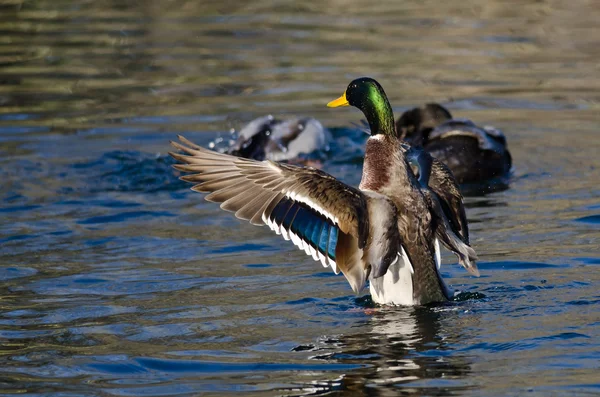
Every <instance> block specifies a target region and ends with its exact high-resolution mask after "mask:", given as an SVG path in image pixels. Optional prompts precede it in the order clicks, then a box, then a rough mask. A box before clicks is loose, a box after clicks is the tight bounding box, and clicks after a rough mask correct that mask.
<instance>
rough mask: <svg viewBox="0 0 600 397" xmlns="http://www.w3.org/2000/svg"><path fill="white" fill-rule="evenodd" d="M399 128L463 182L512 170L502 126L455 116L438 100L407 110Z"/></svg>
mask: <svg viewBox="0 0 600 397" xmlns="http://www.w3.org/2000/svg"><path fill="white" fill-rule="evenodd" d="M396 130H397V132H398V135H399V137H400V139H402V140H404V141H405V142H407V143H408V144H409V145H411V146H415V147H422V148H423V149H425V150H426V151H427V152H429V153H430V154H431V155H432V156H433V157H435V158H436V159H438V160H440V161H441V162H442V163H444V164H446V165H447V166H448V168H450V170H451V171H452V173H453V174H454V177H455V178H456V180H457V181H458V183H460V184H477V183H482V182H486V181H490V180H492V179H494V178H502V177H506V176H508V174H509V173H510V170H511V167H512V158H511V156H510V153H509V151H508V148H507V147H506V137H505V136H504V134H503V133H502V132H501V131H500V130H497V129H495V128H493V127H489V126H484V127H479V126H477V125H475V124H474V123H473V122H472V121H471V120H466V119H453V118H452V115H451V114H450V112H449V111H448V110H447V109H446V108H444V107H443V106H441V105H439V104H437V103H429V104H426V105H425V106H422V107H420V108H414V109H411V110H408V111H406V112H404V113H403V114H402V115H401V116H400V118H399V119H398V121H397V122H396Z"/></svg>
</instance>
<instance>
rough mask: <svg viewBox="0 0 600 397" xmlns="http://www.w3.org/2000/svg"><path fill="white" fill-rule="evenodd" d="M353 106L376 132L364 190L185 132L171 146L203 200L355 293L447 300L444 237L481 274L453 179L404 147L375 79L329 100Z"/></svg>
mask: <svg viewBox="0 0 600 397" xmlns="http://www.w3.org/2000/svg"><path fill="white" fill-rule="evenodd" d="M347 105H352V106H355V107H357V108H358V109H360V110H362V112H363V113H364V114H365V116H366V118H367V121H368V122H369V126H370V130H371V137H370V138H369V139H368V141H367V145H366V151H365V161H364V166H363V176H362V181H361V183H360V186H359V188H358V189H356V188H354V187H351V186H348V185H346V184H344V183H342V182H341V181H339V180H337V179H335V178H334V177H333V176H331V175H329V174H327V173H325V172H323V171H320V170H317V169H314V168H310V167H300V166H294V165H290V164H283V163H277V162H274V161H270V160H267V161H260V162H259V161H255V160H250V159H243V158H239V157H236V156H231V155H227V154H220V153H216V152H213V151H210V150H207V149H204V148H202V147H200V146H197V145H195V144H194V143H192V142H190V141H188V140H186V139H185V138H183V137H180V140H181V142H182V144H179V143H175V142H172V144H173V146H174V147H176V148H178V149H180V150H181V151H183V152H184V153H185V155H182V154H178V153H171V155H172V156H173V157H174V158H175V159H177V160H179V161H180V162H182V163H183V164H177V165H175V167H176V168H177V169H179V170H181V171H184V172H190V173H192V174H190V175H186V176H183V177H182V179H183V180H185V181H189V182H192V183H195V184H196V185H195V186H194V187H192V190H195V191H198V192H202V193H210V194H208V195H207V196H206V197H205V198H206V200H208V201H213V202H217V203H221V208H222V209H224V210H226V211H231V212H234V213H235V216H236V217H238V218H240V219H244V220H248V221H250V223H252V224H254V225H267V226H269V228H270V229H272V230H273V231H275V232H276V233H277V234H281V235H282V236H283V237H284V239H286V240H292V242H293V243H294V244H295V245H296V246H297V247H298V248H300V249H302V250H304V251H305V252H306V253H307V254H308V255H310V256H312V257H313V259H314V260H318V261H320V262H321V263H322V264H323V266H326V267H327V266H330V267H331V268H332V269H333V271H334V272H336V273H338V272H339V271H341V272H342V273H343V274H344V276H346V279H347V280H348V282H349V283H350V285H351V287H352V289H353V290H354V291H355V292H356V293H358V292H360V291H361V290H362V289H363V288H364V287H365V285H366V283H367V280H369V281H370V291H371V294H372V297H373V300H374V301H375V302H377V303H381V304H400V305H420V304H427V303H431V302H440V301H445V300H448V299H450V298H451V297H452V292H451V291H450V290H449V288H447V286H446V285H445V283H444V281H443V280H442V278H441V276H440V273H439V270H438V265H437V263H438V262H439V261H437V260H436V256H437V255H436V245H437V243H436V242H437V241H438V240H439V241H441V242H442V243H443V244H444V245H446V246H447V248H449V249H450V250H452V251H453V252H455V253H456V254H457V255H458V256H459V260H460V263H461V264H462V265H463V266H465V267H466V268H467V270H469V271H470V272H472V273H474V274H477V266H476V264H475V262H474V260H475V259H476V255H475V252H474V251H473V249H472V248H471V247H470V246H469V245H468V231H467V224H466V220H465V218H464V209H463V208H462V199H461V198H460V193H458V188H457V187H456V182H455V181H454V180H453V179H452V178H450V179H448V180H443V179H440V178H439V177H437V176H436V178H437V179H432V178H431V176H432V175H437V174H435V173H432V172H431V169H433V168H436V167H440V165H439V164H438V163H436V161H434V160H433V159H431V157H430V156H429V157H428V155H427V154H426V153H423V152H422V151H418V150H414V149H411V148H410V147H408V146H406V145H404V144H403V143H401V141H400V140H399V139H398V137H397V135H396V132H395V126H394V117H393V113H392V109H391V107H390V104H389V102H388V100H387V97H386V95H385V92H384V91H383V88H382V87H381V86H380V85H379V83H377V82H376V81H375V80H373V79H370V78H360V79H356V80H354V81H352V82H351V83H350V85H349V86H348V88H347V90H346V92H345V93H344V94H343V95H342V96H341V97H340V98H338V99H336V100H335V101H332V102H330V103H329V104H328V106H330V107H337V106H347ZM413 150H414V151H413ZM413 168H414V169H415V171H413ZM436 169H437V168H436ZM445 171H447V170H445ZM415 172H416V173H417V174H418V177H417V176H415ZM449 175H450V176H451V174H449ZM448 186H450V187H451V188H452V189H454V190H452V191H449V190H448ZM456 200H458V201H456ZM461 214H462V215H461Z"/></svg>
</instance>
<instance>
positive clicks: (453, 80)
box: [0, 0, 600, 396]
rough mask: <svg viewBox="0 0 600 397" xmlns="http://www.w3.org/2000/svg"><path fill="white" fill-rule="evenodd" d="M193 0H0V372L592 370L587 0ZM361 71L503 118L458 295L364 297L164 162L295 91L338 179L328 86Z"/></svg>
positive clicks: (309, 390)
mask: <svg viewBox="0 0 600 397" xmlns="http://www.w3.org/2000/svg"><path fill="white" fill-rule="evenodd" d="M203 3H204V2H196V1H184V0H179V1H150V0H147V1H143V2H126V1H117V0H113V1H110V0H105V1H97V2H90V1H66V0H53V1H49V0H47V1H35V0H31V1H20V0H16V1H8V2H3V3H2V5H0V32H1V34H0V178H1V180H2V189H1V191H0V280H1V281H2V282H1V283H0V297H1V306H0V308H1V309H0V338H1V341H2V348H1V350H0V390H1V392H2V393H3V394H24V395H31V396H34V395H36V396H41V395H44V396H46V395H61V396H137V395H140V396H141V395H144V396H164V395H180V396H192V395H198V394H206V395H232V394H241V395H252V394H255V395H320V394H327V395H358V396H360V395H365V396H366V395H369V396H372V395H373V396H374V395H377V396H387V395H398V394H400V393H401V394H402V395H431V396H451V395H472V396H481V395H486V396H494V395H497V396H506V395H515V396H517V395H523V394H525V393H527V394H528V395H534V396H549V395H598V394H600V382H599V381H598V369H599V365H598V363H599V362H600V343H599V342H598V341H599V340H600V331H599V329H600V328H599V326H600V293H599V292H598V288H597V286H598V284H599V283H600V272H599V271H598V269H599V268H598V266H599V265H600V254H599V253H598V252H599V244H600V238H599V237H600V203H599V200H598V197H599V196H600V188H599V187H598V181H600V159H599V157H598V155H597V152H598V150H597V146H598V143H597V141H598V139H597V135H598V130H599V129H600V116H599V108H600V105H599V100H600V83H599V80H598V79H597V76H598V65H600V52H599V51H598V48H600V47H599V46H600V39H598V38H599V37H600V30H599V28H598V26H599V25H598V20H599V19H600V6H599V5H598V4H596V2H593V1H578V2H576V3H569V4H566V3H563V2H559V1H542V2H540V1H530V2H523V1H515V2H505V1H487V2H479V1H462V2H446V3H444V4H443V5H442V4H440V2H437V1H420V2H395V1H389V2H388V1H385V2H378V3H376V4H372V3H369V2H359V1H342V0H337V1H335V0H332V1H326V2H322V1H309V2H302V4H298V3H296V2H291V1H289V2H288V1H278V2H267V1H257V2H252V3H250V4H248V3H247V2H243V1H228V2H219V3H214V4H212V5H211V4H203ZM362 75H369V76H372V77H375V78H377V79H378V80H379V81H380V82H381V83H382V84H383V85H384V87H385V88H386V91H387V93H388V95H389V97H390V100H391V102H392V104H393V106H394V110H395V111H396V113H398V114H399V113H400V112H401V111H403V110H405V109H407V108H409V107H412V106H417V105H420V104H422V103H425V102H431V101H438V102H441V103H443V104H444V105H447V106H448V107H449V109H450V110H451V111H452V112H453V113H454V114H455V115H456V116H459V117H469V118H472V119H474V120H476V121H477V122H479V123H482V124H491V125H495V126H497V127H499V128H501V129H502V130H504V131H505V133H506V135H507V138H508V142H509V148H510V150H511V153H512V155H513V159H514V164H515V172H514V175H513V176H512V179H511V183H510V189H508V190H505V191H502V192H496V193H493V194H488V195H485V196H480V197H470V198H468V199H467V206H468V214H467V215H468V218H469V220H470V222H471V234H472V241H473V245H474V247H475V248H476V250H477V251H478V253H479V256H480V262H479V267H480V269H481V273H482V277H481V278H473V277H471V276H469V275H468V274H467V273H466V272H465V271H464V270H462V269H460V268H459V267H458V266H457V265H456V264H455V260H454V258H453V257H452V256H450V255H447V256H445V262H446V265H444V267H443V268H442V269H443V273H444V276H445V278H446V280H447V281H448V282H449V283H450V284H452V285H453V286H454V288H457V289H461V290H463V291H464V292H465V293H464V294H463V295H462V298H461V299H460V300H459V301H456V302H451V303H449V304H445V305H434V306H431V307H424V308H393V309H390V308H378V307H375V306H374V305H373V304H372V303H371V302H370V300H369V298H368V297H367V296H359V297H357V296H354V295H353V294H352V291H351V289H350V287H349V286H348V284H347V283H346V281H345V280H344V278H343V277H341V276H335V275H334V274H332V273H330V272H329V271H328V269H323V268H322V267H321V266H320V265H319V264H318V263H315V262H313V261H312V259H310V258H307V257H306V256H305V255H304V254H303V253H301V252H297V250H296V249H295V248H294V247H293V245H292V244H291V243H284V242H282V241H280V239H279V238H278V237H277V236H273V235H272V234H271V233H270V232H269V231H268V230H265V228H256V227H252V226H250V225H247V224H245V223H242V222H239V221H237V220H236V219H234V218H233V217H232V216H231V215H230V214H226V213H223V212H220V211H217V206H216V205H214V204H211V203H207V202H204V201H203V200H202V198H201V196H200V195H198V194H196V193H193V192H191V191H189V190H188V186H186V184H184V183H183V182H180V181H179V180H178V179H177V177H178V174H177V172H176V171H174V170H173V169H172V168H171V164H172V161H171V160H170V159H169V158H168V156H167V154H166V153H167V151H168V150H169V146H168V141H169V140H170V139H174V138H175V137H176V135H177V134H184V135H186V136H187V137H188V138H190V139H192V140H194V141H197V142H198V143H200V144H202V145H207V144H208V143H209V142H210V141H211V140H213V139H215V138H216V137H219V136H221V137H223V136H225V137H226V136H228V134H229V130H230V129H231V128H239V127H240V126H242V125H243V124H244V123H245V122H247V121H249V120H251V119H253V118H255V117H259V116H262V115H265V114H268V113H270V114H273V115H276V116H280V117H287V116H292V115H297V116H304V115H308V116H313V117H316V118H318V119H319V120H321V121H322V122H323V123H324V124H325V125H327V126H329V127H331V128H332V131H333V133H334V135H335V137H336V141H335V143H334V144H333V145H332V151H331V155H330V157H329V159H328V160H327V161H326V162H325V164H324V168H325V169H326V170H327V171H329V172H331V173H332V174H334V175H336V176H337V177H340V178H342V179H343V180H344V181H346V182H348V183H351V184H357V183H358V182H359V180H360V170H361V156H362V144H363V142H364V139H365V136H363V135H362V134H361V133H360V132H358V131H356V130H353V129H352V127H351V125H350V123H351V122H352V121H358V119H359V118H360V117H361V115H360V113H359V112H358V111H357V110H355V109H350V108H348V109H343V110H340V109H336V110H332V109H328V108H326V107H325V103H327V102H328V101H329V100H331V99H334V98H337V97H338V96H339V95H340V94H341V93H342V92H343V90H344V88H345V87H346V85H347V83H348V82H349V81H350V80H351V79H352V78H355V77H358V76H362Z"/></svg>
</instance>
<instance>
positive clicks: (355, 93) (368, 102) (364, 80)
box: [327, 77, 396, 136]
mask: <svg viewBox="0 0 600 397" xmlns="http://www.w3.org/2000/svg"><path fill="white" fill-rule="evenodd" d="M327 106H329V107H332V108H335V107H338V106H354V107H357V108H359V109H360V110H361V111H362V112H363V113H364V115H365V117H366V118H367V121H368V122H369V127H370V128H371V135H377V134H383V135H390V136H396V129H395V126H394V113H393V112H392V107H391V106H390V103H389V102H388V99H387V96H386V95H385V91H383V87H381V85H380V84H379V83H378V82H377V81H375V80H374V79H372V78H370V77H361V78H359V79H356V80H353V81H352V82H351V83H350V84H349V85H348V88H346V92H344V94H342V96H341V97H339V98H338V99H336V100H334V101H331V102H329V103H328V104H327Z"/></svg>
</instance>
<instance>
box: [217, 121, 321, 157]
mask: <svg viewBox="0 0 600 397" xmlns="http://www.w3.org/2000/svg"><path fill="white" fill-rule="evenodd" d="M330 141H331V134H330V132H329V130H327V129H326V128H324V127H323V125H322V124H321V123H320V122H319V121H318V120H316V119H314V118H312V117H303V118H292V119H288V120H279V119H276V118H274V117H273V116H271V115H268V116H263V117H259V118H257V119H254V120H252V121H251V122H249V123H248V124H247V125H246V126H244V127H243V128H242V129H241V130H240V131H239V132H238V133H237V137H235V141H233V142H231V144H230V146H228V147H227V148H224V150H219V151H221V152H224V153H227V154H231V155H233V156H239V157H244V158H247V159H254V160H258V161H262V160H272V161H298V160H301V159H300V157H301V156H309V155H311V154H314V153H317V152H324V151H328V150H329V143H330ZM218 143H219V142H215V143H213V144H211V148H212V149H214V148H216V145H217V144H218ZM217 149H218V148H217Z"/></svg>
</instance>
